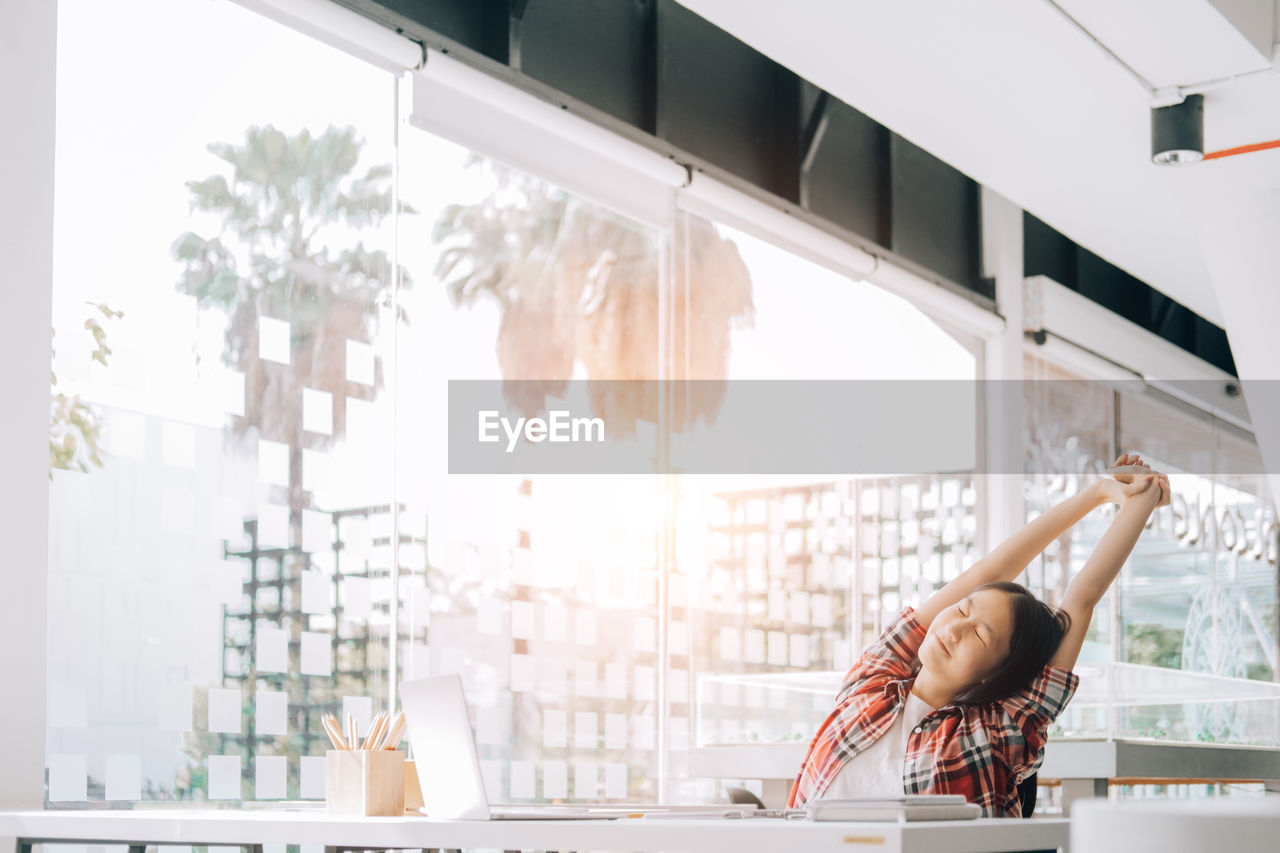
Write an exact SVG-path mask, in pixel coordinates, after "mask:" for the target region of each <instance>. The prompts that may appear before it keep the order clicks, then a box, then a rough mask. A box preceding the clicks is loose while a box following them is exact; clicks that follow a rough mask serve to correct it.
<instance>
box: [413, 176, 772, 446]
mask: <svg viewBox="0 0 1280 853" xmlns="http://www.w3.org/2000/svg"><path fill="white" fill-rule="evenodd" d="M468 166H469V167H471V168H476V167H481V168H486V169H488V170H489V171H490V172H491V174H492V176H493V179H494V189H493V191H492V192H491V193H490V194H489V195H488V196H487V197H486V198H484V199H482V200H480V201H479V202H476V203H474V204H466V205H461V204H455V205H450V206H448V207H446V208H445V209H444V210H443V211H442V212H441V214H440V217H439V218H438V220H437V221H436V224H435V228H434V232H433V239H434V240H435V242H436V243H437V244H439V245H440V246H441V252H440V255H439V258H438V260H437V263H436V269H435V272H436V275H437V276H439V277H440V278H441V279H442V280H443V281H444V284H445V286H446V287H447V288H448V291H449V295H450V297H451V300H452V302H453V304H454V305H455V306H457V307H463V306H467V307H469V306H471V305H473V304H475V303H476V302H478V301H480V300H482V299H493V300H496V301H497V303H498V305H499V307H500V309H501V314H502V319H501V325H500V327H499V330H498V338H497V341H496V346H497V355H498V363H499V366H500V367H501V370H502V376H503V379H504V389H503V390H504V396H505V397H506V399H507V400H508V402H509V403H510V404H511V405H512V406H513V407H515V408H517V409H519V410H520V411H522V412H526V413H533V412H536V411H537V410H538V409H540V408H542V406H543V405H544V400H543V397H544V395H547V394H551V395H558V394H561V393H563V391H564V389H565V387H566V386H567V385H568V380H569V379H570V378H571V377H572V376H573V375H574V369H575V366H578V365H581V366H582V367H583V369H584V370H585V372H586V374H587V376H588V378H589V379H592V380H646V379H657V378H659V376H660V374H659V351H658V327H659V322H660V321H661V320H660V317H659V282H660V276H659V264H660V260H659V258H660V251H659V244H658V241H659V235H658V233H657V232H656V231H653V230H652V229H647V228H643V227H640V226H638V225H636V224H634V223H631V222H629V221H627V220H625V219H623V218H622V217H620V216H616V215H614V214H613V213H611V212H609V211H608V210H606V209H604V208H601V207H599V206H597V205H595V204H592V203H590V202H587V201H584V200H583V199H580V198H577V197H575V196H572V195H570V194H569V193H567V192H565V191H564V190H561V189H559V188H558V187H555V186H552V185H550V184H548V183H546V182H545V181H541V180H539V179H537V178H533V177H530V176H528V175H525V174H523V173H521V172H518V171H516V170H514V169H510V168H508V167H505V166H502V165H498V164H495V163H492V162H490V161H487V160H483V159H482V158H480V157H475V156H473V157H472V158H471V159H470V160H469V161H468ZM684 233H685V234H686V235H687V239H683V240H682V241H681V244H682V249H683V252H684V254H685V258H686V262H685V264H684V269H685V270H687V273H686V275H687V283H688V286H687V287H683V288H680V287H677V288H673V289H672V290H673V291H674V293H673V296H672V299H673V301H674V305H673V308H674V312H673V318H672V320H671V322H670V327H671V333H672V334H673V335H674V336H675V340H674V346H675V351H676V352H677V353H678V354H679V355H678V357H677V358H676V359H675V362H676V364H675V365H674V366H673V367H672V368H671V369H670V370H669V371H667V372H666V373H665V374H664V375H665V376H666V377H667V378H670V379H674V380H682V379H701V380H723V379H724V378H725V376H726V374H727V372H728V361H729V336H730V333H731V331H732V329H733V328H734V326H735V325H743V326H748V325H750V323H751V322H752V319H753V317H754V306H753V304H752V301H751V275H750V273H749V272H748V270H747V267H746V264H745V263H744V262H743V260H742V258H741V256H740V255H739V254H738V250H737V247H736V246H734V244H733V243H732V242H731V241H729V240H727V239H725V238H723V237H721V236H720V235H719V234H718V233H717V232H716V230H715V227H714V226H713V225H712V224H711V223H710V222H708V221H706V220H704V219H699V218H697V217H693V216H690V217H689V218H688V222H687V227H686V229H685V231H684ZM686 330H687V335H686ZM527 380H539V381H536V382H534V381H527ZM590 396H591V403H592V407H593V409H594V411H595V413H596V414H597V415H599V416H601V417H603V418H604V419H605V421H606V422H607V423H609V425H610V430H611V432H616V434H617V435H619V436H626V435H630V434H632V433H633V432H634V429H635V422H636V420H637V419H644V420H649V421H656V420H657V393H656V388H655V387H654V385H653V383H639V382H626V383H623V382H593V383H591V386H590ZM722 399H723V388H722V386H721V385H720V384H719V383H718V382H717V384H716V386H715V388H714V389H708V388H707V387H705V386H704V387H703V388H702V389H701V390H700V392H699V393H697V394H695V395H693V396H692V398H691V399H690V400H689V404H688V408H687V410H685V409H682V408H680V407H679V406H677V408H676V410H675V411H674V412H673V418H672V427H673V428H674V429H676V430H681V429H683V428H684V427H686V426H688V425H691V424H692V423H693V422H694V421H695V420H698V419H702V420H704V421H709V420H711V419H712V418H713V417H714V415H715V413H716V411H717V410H718V408H719V405H720V402H721V400H722Z"/></svg>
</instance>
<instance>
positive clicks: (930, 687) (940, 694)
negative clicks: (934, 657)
mask: <svg viewBox="0 0 1280 853" xmlns="http://www.w3.org/2000/svg"><path fill="white" fill-rule="evenodd" d="M911 692H912V693H913V694H915V697H916V698H917V699H919V700H920V701H922V702H924V703H925V704H926V705H928V706H930V707H932V708H933V709H934V710H937V709H938V708H941V707H942V706H943V705H949V704H951V699H952V697H953V696H955V695H956V691H955V690H952V689H951V688H949V687H946V686H945V685H941V684H938V683H937V681H936V679H934V678H933V676H932V674H931V673H930V672H929V670H927V669H922V670H920V672H919V673H918V674H917V675H916V680H915V683H914V684H912V685H911Z"/></svg>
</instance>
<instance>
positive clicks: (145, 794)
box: [48, 0, 395, 804]
mask: <svg viewBox="0 0 1280 853" xmlns="http://www.w3.org/2000/svg"><path fill="white" fill-rule="evenodd" d="M58 11H59V16H58V17H59V50H58V92H57V95H58V101H57V103H58V130H59V135H58V151H57V164H56V165H57V174H58V184H57V188H56V193H57V202H56V207H57V218H56V222H55V246H56V248H55V251H56V260H55V270H56V271H55V281H54V303H55V304H54V317H55V337H54V341H55V350H56V354H55V361H54V368H55V382H54V386H53V388H52V392H53V407H54V413H53V430H52V434H51V442H50V457H51V459H50V462H51V465H52V467H53V471H52V483H51V490H50V492H51V494H50V526H51V530H50V543H51V545H50V569H49V584H50V594H49V602H50V605H49V606H50V613H49V648H48V653H49V655H48V661H49V684H50V697H51V700H52V701H51V702H50V707H49V716H48V744H49V746H48V753H49V755H50V779H51V785H50V789H49V800H50V802H51V803H55V804H56V803H61V802H64V801H66V800H68V799H74V800H85V799H87V800H89V801H91V802H98V801H104V800H106V801H112V802H116V801H126V802H127V801H137V800H144V801H146V800H172V799H190V800H218V801H238V800H254V799H262V800H282V799H298V798H300V797H302V798H316V797H318V796H319V797H322V796H323V784H322V783H321V784H320V785H319V786H317V784H316V764H315V763H314V761H312V760H311V759H314V758H316V757H318V756H322V755H323V753H324V750H325V748H326V746H327V744H328V741H327V739H326V737H325V735H324V733H323V731H322V729H321V726H320V723H319V715H320V714H321V713H322V712H325V711H330V712H334V713H342V712H343V711H344V710H346V711H351V712H354V713H356V714H357V715H358V716H360V717H361V718H362V719H363V718H365V717H366V716H367V715H368V712H369V710H370V709H371V708H374V707H377V706H378V705H379V704H384V703H385V701H386V692H387V691H386V685H387V673H386V667H387V657H388V649H389V646H388V642H387V621H388V616H387V614H388V605H389V585H388V583H387V580H388V577H389V575H388V572H389V569H390V565H391V563H390V538H389V536H390V523H389V514H388V507H389V506H390V497H391V490H390V477H389V476H388V475H389V472H390V466H389V456H388V455H387V452H386V448H389V447H390V442H389V440H388V438H389V436H390V426H391V421H390V419H389V412H390V411H391V407H390V406H389V404H388V400H387V396H386V393H385V392H386V382H385V379H384V374H383V371H384V369H385V366H386V363H387V359H388V357H389V355H390V353H389V350H388V348H387V345H386V344H387V340H388V339H389V336H388V335H387V334H386V330H387V329H388V328H389V326H390V315H389V314H388V309H387V304H388V301H389V296H390V294H391V285H392V271H391V266H390V255H389V250H390V246H391V244H392V240H391V236H392V230H391V228H390V227H389V225H390V222H391V219H390V216H389V214H390V200H391V172H390V163H391V162H392V160H393V154H394V151H393V148H392V140H393V138H394V127H395V126H394V115H393V111H392V108H391V107H392V103H393V102H392V98H391V95H392V86H393V83H392V78H391V77H390V75H388V74H387V73H385V72H382V71H378V70H376V69H373V68H371V67H370V66H368V65H366V64H364V63H362V62H360V61H357V60H355V59H353V58H351V57H349V56H347V55H345V54H342V53H340V52H338V51H335V50H333V49H332V48H329V47H326V46H324V45H321V44H319V43H318V42H315V41H312V40H310V39H309V38H307V37H304V36H302V35H300V34H298V33H296V32H293V31H292V30H289V29H287V28H285V27H282V26H280V25H278V24H275V23H272V22H270V21H268V20H266V19H264V18H261V17H259V16H258V15H256V14H254V13H252V12H249V11H247V10H245V9H243V8H241V7H239V6H237V5H235V4H209V3H203V2H188V0H182V2H167V1H166V2H154V0H153V2H146V0H129V2H125V3H116V4H111V5H110V6H104V5H102V4H98V3H91V2H64V3H60V4H59V10H58ZM180 33H187V34H190V33H199V38H195V39H192V38H178V37H173V36H174V34H180ZM232 44H233V45H235V46H236V51H235V59H234V61H230V60H229V54H228V53H227V48H226V46H227V45H232ZM353 365H354V368H355V369H353Z"/></svg>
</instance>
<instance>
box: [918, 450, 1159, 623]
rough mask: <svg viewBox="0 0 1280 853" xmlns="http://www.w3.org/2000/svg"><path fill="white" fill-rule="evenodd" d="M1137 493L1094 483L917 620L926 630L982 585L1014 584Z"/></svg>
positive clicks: (1121, 461)
mask: <svg viewBox="0 0 1280 853" xmlns="http://www.w3.org/2000/svg"><path fill="white" fill-rule="evenodd" d="M1140 461H1141V460H1139V459H1138V457H1137V456H1136V455H1129V454H1125V455H1122V456H1120V458H1118V459H1117V460H1116V462H1115V464H1116V465H1129V464H1137V463H1138V462H1140ZM1138 491H1141V488H1140V487H1139V485H1138V484H1133V485H1130V486H1125V485H1122V484H1120V483H1117V482H1116V481H1114V480H1095V481H1093V482H1092V483H1090V484H1089V485H1088V486H1086V487H1085V488H1083V489H1081V490H1080V491H1078V492H1076V493H1075V494H1074V495H1072V496H1071V497H1069V498H1067V499H1066V500H1064V501H1062V502H1061V503H1058V504H1056V505H1055V506H1053V507H1052V508H1050V509H1049V510H1047V511H1046V512H1044V513H1042V514H1041V515H1039V516H1038V517H1036V518H1035V519H1033V520H1032V521H1030V522H1028V523H1027V524H1026V526H1024V527H1023V528H1022V529H1021V530H1019V531H1018V532H1017V533H1014V534H1013V535H1012V536H1010V537H1009V538H1008V539H1006V540H1005V541H1004V542H1002V543H1000V545H999V547H997V548H996V549H995V550H993V551H992V552H991V553H990V554H987V555H986V556H985V557H983V558H981V559H980V560H978V561H977V562H975V563H974V564H973V565H972V566H970V567H969V568H968V569H966V570H965V571H964V572H962V573H961V574H960V576H959V577H957V578H955V579H953V580H952V581H950V582H949V583H948V584H947V585H946V586H944V587H943V588H942V589H940V590H938V591H937V592H935V593H934V594H933V595H931V596H930V597H929V600H928V601H926V602H925V603H924V604H922V605H920V607H919V608H918V609H917V610H916V613H915V616H916V619H917V620H918V621H919V622H920V624H921V625H922V626H923V627H924V628H926V629H927V628H928V627H929V625H930V624H931V623H932V622H933V619H934V617H935V616H937V615H938V614H939V613H941V612H942V611H943V610H946V609H947V608H948V607H950V606H952V605H953V604H956V603H957V602H959V601H960V600H962V599H963V598H965V597H966V596H967V595H969V593H971V592H973V591H974V590H975V589H977V588H978V587H980V586H982V585H983V584H984V583H991V582H992V581H1012V580H1015V579H1016V578H1017V577H1018V575H1020V574H1022V570H1023V569H1025V568H1026V567H1027V566H1028V565H1029V564H1030V563H1031V561H1032V560H1034V559H1035V558H1036V556H1037V555H1038V554H1039V553H1040V552H1041V551H1043V550H1044V549H1045V548H1047V547H1049V543H1051V542H1053V540H1055V539H1057V538H1058V537H1059V536H1061V535H1062V534H1063V533H1066V532H1067V531H1068V530H1069V529H1071V527H1072V525H1074V524H1075V523H1076V522H1077V521H1079V520H1080V519H1082V518H1084V517H1085V516H1086V515H1088V514H1089V513H1090V512H1091V511H1093V510H1094V509H1095V508H1097V507H1099V506H1101V505H1102V504H1104V503H1107V502H1108V501H1115V502H1117V503H1120V502H1122V501H1123V500H1124V498H1125V497H1127V496H1128V495H1129V494H1131V493H1136V492H1138Z"/></svg>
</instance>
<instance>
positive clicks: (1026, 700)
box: [992, 665, 1080, 781]
mask: <svg viewBox="0 0 1280 853" xmlns="http://www.w3.org/2000/svg"><path fill="white" fill-rule="evenodd" d="M1079 685H1080V676H1078V675H1076V674H1075V673H1074V672H1072V671H1070V670H1067V669H1063V668H1062V667H1058V666H1051V665H1046V666H1045V668H1044V669H1043V670H1041V671H1040V675H1039V676H1037V677H1036V679H1035V680H1034V681H1032V682H1031V683H1030V684H1029V685H1027V687H1026V688H1024V689H1022V690H1020V691H1018V692H1017V693H1014V694H1013V695H1012V696H1009V697H1007V698H1005V699H1002V700H1001V701H1000V705H1001V707H1002V710H1003V711H1004V714H1005V715H1006V716H1007V718H1008V719H1010V720H1012V722H1013V725H1012V726H1006V727H1005V736H1004V737H1003V738H1002V740H1003V741H1004V743H1002V744H999V745H998V746H999V748H1000V751H1001V752H1002V753H1003V758H1004V760H1005V763H1006V764H1008V765H1009V771H1010V772H1011V773H1014V774H1015V775H1016V777H1017V780H1018V781H1021V780H1023V779H1025V778H1027V777H1028V776H1030V775H1031V774H1032V773H1035V772H1036V770H1037V769H1039V767H1040V763H1041V762H1042V761H1043V760H1044V745H1045V742H1046V741H1048V739H1049V735H1048V729H1049V726H1050V724H1052V723H1053V721H1054V720H1055V719H1057V717H1058V715H1059V714H1061V713H1062V709H1063V708H1065V707H1066V706H1067V703H1068V702H1070V701H1071V697H1072V696H1074V695H1075V692H1076V687H1078V686H1079ZM992 745H993V746H997V745H996V744H994V743H993V744H992Z"/></svg>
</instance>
